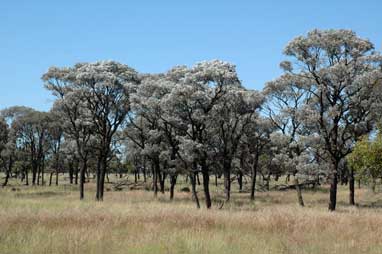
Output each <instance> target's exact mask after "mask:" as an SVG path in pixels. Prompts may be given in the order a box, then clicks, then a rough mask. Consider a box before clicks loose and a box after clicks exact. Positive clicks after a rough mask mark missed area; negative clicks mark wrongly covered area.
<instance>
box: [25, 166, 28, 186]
mask: <svg viewBox="0 0 382 254" xmlns="http://www.w3.org/2000/svg"><path fill="white" fill-rule="evenodd" d="M25 185H29V176H28V168H25Z"/></svg>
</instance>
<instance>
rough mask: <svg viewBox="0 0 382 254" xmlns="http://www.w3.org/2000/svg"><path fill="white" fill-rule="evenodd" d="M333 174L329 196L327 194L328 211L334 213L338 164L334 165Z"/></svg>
mask: <svg viewBox="0 0 382 254" xmlns="http://www.w3.org/2000/svg"><path fill="white" fill-rule="evenodd" d="M332 170H333V172H332V174H331V179H330V194H329V207H328V208H329V211H335V210H336V204H337V184H338V175H337V170H338V162H337V163H335V165H334V169H332Z"/></svg>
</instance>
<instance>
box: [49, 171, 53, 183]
mask: <svg viewBox="0 0 382 254" xmlns="http://www.w3.org/2000/svg"><path fill="white" fill-rule="evenodd" d="M53 174H54V173H53V171H52V172H50V175H49V186H51V185H52V179H53Z"/></svg>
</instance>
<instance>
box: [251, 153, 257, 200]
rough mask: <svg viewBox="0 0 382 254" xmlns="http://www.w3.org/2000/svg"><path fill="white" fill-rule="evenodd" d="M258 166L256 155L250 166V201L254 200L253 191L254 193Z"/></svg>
mask: <svg viewBox="0 0 382 254" xmlns="http://www.w3.org/2000/svg"><path fill="white" fill-rule="evenodd" d="M258 164H259V156H258V155H257V153H256V154H255V161H254V163H253V166H252V174H251V177H252V179H251V200H252V201H254V200H255V191H256V177H257V166H258Z"/></svg>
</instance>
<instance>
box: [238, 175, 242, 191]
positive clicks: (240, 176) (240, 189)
mask: <svg viewBox="0 0 382 254" xmlns="http://www.w3.org/2000/svg"><path fill="white" fill-rule="evenodd" d="M237 182H238V184H239V192H242V191H243V172H241V171H240V172H239V174H238V176H237Z"/></svg>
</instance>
